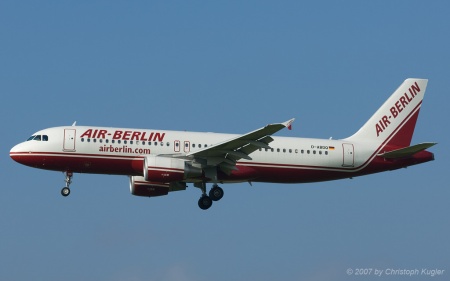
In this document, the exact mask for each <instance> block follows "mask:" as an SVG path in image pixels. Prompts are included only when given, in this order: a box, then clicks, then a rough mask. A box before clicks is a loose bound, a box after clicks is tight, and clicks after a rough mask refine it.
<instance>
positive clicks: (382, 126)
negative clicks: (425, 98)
mask: <svg viewBox="0 0 450 281" xmlns="http://www.w3.org/2000/svg"><path fill="white" fill-rule="evenodd" d="M418 93H420V88H419V85H418V84H417V82H415V83H414V84H413V85H411V87H409V94H408V93H405V94H404V95H403V96H401V97H400V99H398V100H397V101H396V102H395V104H394V105H393V106H392V107H391V109H390V112H391V115H389V116H386V115H384V116H383V117H382V118H381V119H380V121H378V123H377V124H376V125H375V130H376V131H377V137H378V136H379V135H380V134H381V133H382V132H383V131H384V130H386V129H387V127H389V125H390V124H391V121H389V119H391V118H394V119H395V118H397V116H398V115H399V114H400V113H401V112H402V111H403V109H405V108H406V107H407V106H408V104H409V103H410V102H411V101H412V100H413V99H414V98H415V97H416V96H417V95H418Z"/></svg>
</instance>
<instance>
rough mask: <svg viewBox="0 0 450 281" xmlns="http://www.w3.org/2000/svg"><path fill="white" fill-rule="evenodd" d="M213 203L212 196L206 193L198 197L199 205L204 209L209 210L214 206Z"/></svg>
mask: <svg viewBox="0 0 450 281" xmlns="http://www.w3.org/2000/svg"><path fill="white" fill-rule="evenodd" d="M212 203H213V201H212V200H211V198H209V196H206V195H203V196H202V197H200V199H198V206H199V207H200V209H202V210H208V209H209V208H210V207H211V206H212Z"/></svg>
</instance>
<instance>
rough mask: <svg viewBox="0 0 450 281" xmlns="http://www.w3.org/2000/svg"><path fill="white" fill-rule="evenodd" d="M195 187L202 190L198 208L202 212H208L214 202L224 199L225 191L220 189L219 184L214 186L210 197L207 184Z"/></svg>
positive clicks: (199, 184)
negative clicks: (207, 193)
mask: <svg viewBox="0 0 450 281" xmlns="http://www.w3.org/2000/svg"><path fill="white" fill-rule="evenodd" d="M194 186H195V187H198V188H200V189H201V190H202V196H201V197H200V199H198V206H199V207H200V209H202V210H207V209H209V208H210V207H211V206H212V203H213V201H219V200H220V199H222V197H223V189H222V188H220V187H219V186H218V185H217V184H214V185H213V187H212V188H211V190H210V191H209V196H208V195H206V183H204V182H202V183H198V184H194Z"/></svg>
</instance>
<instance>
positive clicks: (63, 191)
mask: <svg viewBox="0 0 450 281" xmlns="http://www.w3.org/2000/svg"><path fill="white" fill-rule="evenodd" d="M69 194H70V188H68V187H63V189H61V195H62V196H64V197H67V196H69Z"/></svg>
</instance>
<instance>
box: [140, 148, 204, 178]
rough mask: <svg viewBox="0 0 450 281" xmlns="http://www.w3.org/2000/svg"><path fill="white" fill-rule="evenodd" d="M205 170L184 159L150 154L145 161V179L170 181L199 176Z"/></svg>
mask: <svg viewBox="0 0 450 281" xmlns="http://www.w3.org/2000/svg"><path fill="white" fill-rule="evenodd" d="M202 175H203V170H202V169H201V168H198V167H194V166H192V164H191V163H189V162H188V161H186V160H184V159H178V158H171V157H163V156H155V155H149V156H146V157H145V161H144V179H145V180H146V181H150V182H159V183H170V182H176V181H185V180H187V179H192V178H198V177H201V176H202Z"/></svg>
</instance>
